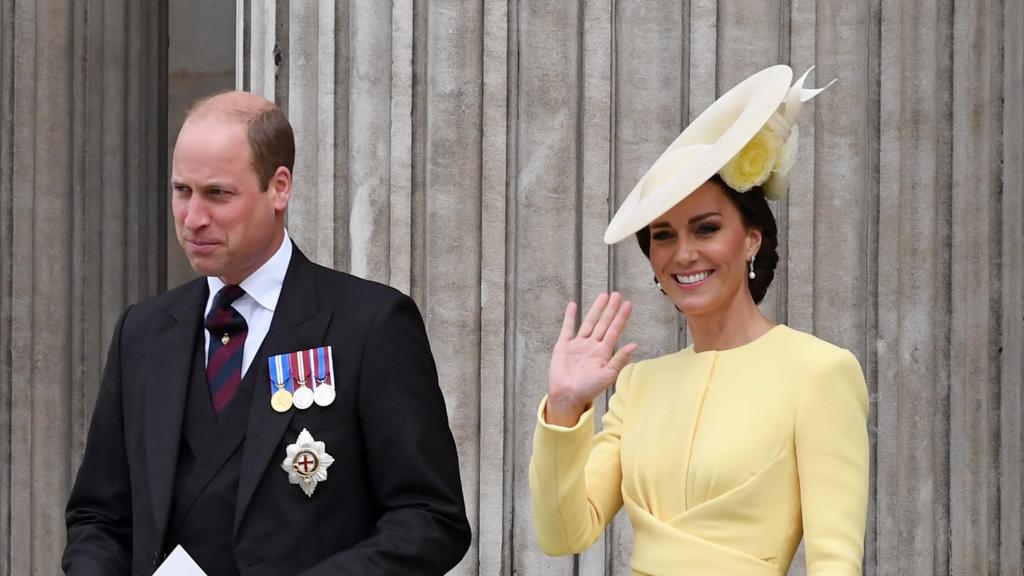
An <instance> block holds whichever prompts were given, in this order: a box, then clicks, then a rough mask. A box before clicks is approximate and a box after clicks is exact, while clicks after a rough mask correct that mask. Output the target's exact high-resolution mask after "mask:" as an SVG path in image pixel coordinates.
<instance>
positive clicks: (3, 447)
mask: <svg viewBox="0 0 1024 576" xmlns="http://www.w3.org/2000/svg"><path fill="white" fill-rule="evenodd" d="M164 15H165V5H164V3H163V2H161V1H158V0H147V1H142V2H139V1H128V0H107V1H99V0H89V1H85V2H71V1H67V0H38V1H25V0H4V1H3V2H2V3H0V94H2V96H0V174H2V176H0V231H2V233H0V278H2V280H0V549H2V550H3V553H2V554H0V574H54V573H56V572H57V571H58V570H59V558H60V553H61V551H62V549H63V544H64V505H65V503H66V501H67V494H68V491H69V489H70V483H71V480H72V479H73V477H74V474H75V471H76V470H77V467H78V462H79V460H80V457H81V454H82V449H83V446H84V440H85V433H86V431H87V425H88V421H89V417H90V415H91V413H92V406H93V402H94V400H95V397H96V392H97V390H98V384H99V378H100V371H101V369H102V365H103V361H104V358H105V354H106V348H107V342H108V340H109V338H110V335H111V333H112V331H113V326H114V323H115V321H116V320H117V317H118V315H119V314H120V313H121V311H122V310H123V309H124V308H125V307H126V305H127V304H128V303H129V302H133V301H135V300H137V299H139V298H141V297H143V296H145V295H149V294H153V293H155V292H157V291H158V290H159V289H161V288H162V282H163V280H162V271H163V270H164V269H165V265H164V254H165V250H164V243H165V241H164V234H165V229H164V228H163V226H164V224H163V223H164V221H165V218H166V212H165V208H164V201H165V198H166V196H165V192H164V189H165V182H164V180H165V173H166V169H165V167H164V158H165V155H164V148H163V144H162V143H163V131H164V122H163V121H162V120H161V119H162V118H163V117H164V116H163V101H164V98H165V96H164V94H165V84H164V82H163V81H162V78H163V77H164V74H165V72H164V57H163V50H164V42H162V40H165V39H166V36H165V32H164V31H165V16H164Z"/></svg>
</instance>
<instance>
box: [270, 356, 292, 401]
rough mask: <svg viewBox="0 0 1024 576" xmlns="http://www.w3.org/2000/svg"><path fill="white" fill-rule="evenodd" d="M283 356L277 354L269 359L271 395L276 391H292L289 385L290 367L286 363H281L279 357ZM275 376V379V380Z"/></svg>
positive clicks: (290, 384)
mask: <svg viewBox="0 0 1024 576" xmlns="http://www.w3.org/2000/svg"><path fill="white" fill-rule="evenodd" d="M282 356H285V355H284V354H278V355H277V356H274V357H272V358H271V359H270V393H271V394H273V393H274V392H277V391H278V390H287V391H288V392H291V391H292V383H291V366H289V363H288V362H282V360H281V357H282ZM275 376H276V378H275Z"/></svg>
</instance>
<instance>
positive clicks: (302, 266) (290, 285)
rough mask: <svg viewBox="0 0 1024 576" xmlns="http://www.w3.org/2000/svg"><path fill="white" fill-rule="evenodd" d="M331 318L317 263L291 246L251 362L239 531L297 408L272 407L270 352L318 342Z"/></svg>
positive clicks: (237, 520) (238, 505)
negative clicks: (323, 304) (321, 298)
mask: <svg viewBox="0 0 1024 576" xmlns="http://www.w3.org/2000/svg"><path fill="white" fill-rule="evenodd" d="M330 320H331V312H330V310H326V311H320V310H318V308H317V291H316V274H315V269H314V266H313V264H312V263H310V262H309V260H307V259H306V257H305V256H303V254H302V253H301V252H299V250H298V248H297V247H294V246H293V251H292V259H291V262H290V263H289V265H288V272H287V274H286V275H285V279H284V284H283V286H282V287H281V297H280V298H279V299H278V304H277V309H276V310H275V311H274V319H273V320H272V321H271V323H270V331H269V332H268V333H267V337H266V339H265V340H264V341H263V346H262V347H261V348H260V353H259V354H258V355H257V356H256V358H255V359H254V360H253V366H252V368H251V369H255V370H256V372H255V374H254V376H255V378H256V382H255V384H254V386H255V388H254V390H253V397H252V406H251V408H250V412H249V424H248V429H247V430H246V434H245V446H244V449H243V452H242V465H241V470H240V472H239V479H238V500H237V502H236V505H235V526H234V530H235V534H237V533H238V527H239V525H240V524H241V522H242V517H243V516H244V515H245V511H246V509H247V508H248V506H249V501H250V500H251V499H252V495H253V493H254V492H255V491H256V486H257V485H258V484H259V481H260V478H261V477H262V476H263V473H264V471H265V470H266V468H267V465H268V464H269V463H270V461H271V459H272V458H273V457H274V456H275V454H274V452H275V450H276V449H277V445H278V444H279V443H280V441H281V437H282V436H283V435H284V433H285V431H286V430H287V429H288V424H289V423H290V422H291V419H292V416H293V414H294V413H295V409H294V408H293V409H292V410H289V411H288V412H285V413H283V414H281V413H277V412H275V411H274V410H273V409H272V408H271V407H270V377H269V372H268V368H267V358H269V357H271V356H275V355H277V354H286V353H288V352H295V351H297V350H306V349H309V348H315V347H317V346H320V345H321V344H322V343H323V340H324V335H325V333H326V331H327V325H328V324H329V323H330ZM281 456H283V453H282V454H281ZM281 473H282V474H284V472H281Z"/></svg>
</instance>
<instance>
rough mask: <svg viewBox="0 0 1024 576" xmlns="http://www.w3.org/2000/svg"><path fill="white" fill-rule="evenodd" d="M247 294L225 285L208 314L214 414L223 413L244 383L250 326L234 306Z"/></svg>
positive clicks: (209, 379)
mask: <svg viewBox="0 0 1024 576" xmlns="http://www.w3.org/2000/svg"><path fill="white" fill-rule="evenodd" d="M244 294H245V290H242V288H241V287H240V286H238V285H236V284H228V285H226V286H224V287H223V288H221V289H220V292H217V296H215V297H214V299H213V306H212V307H210V313H209V314H207V315H206V329H207V330H209V331H210V350H209V355H207V357H206V380H207V382H208V383H209V384H210V399H211V400H212V401H213V412H214V414H220V412H221V411H222V410H223V409H224V407H225V406H227V405H228V402H231V399H232V398H234V397H235V392H237V391H238V385H239V384H241V382H242V351H243V349H244V348H245V336H246V334H248V333H249V327H248V325H246V323H245V318H242V315H241V314H239V313H238V311H237V310H235V309H234V307H232V306H231V304H232V303H233V302H234V301H235V300H238V299H239V298H241V297H242V296H243V295H244Z"/></svg>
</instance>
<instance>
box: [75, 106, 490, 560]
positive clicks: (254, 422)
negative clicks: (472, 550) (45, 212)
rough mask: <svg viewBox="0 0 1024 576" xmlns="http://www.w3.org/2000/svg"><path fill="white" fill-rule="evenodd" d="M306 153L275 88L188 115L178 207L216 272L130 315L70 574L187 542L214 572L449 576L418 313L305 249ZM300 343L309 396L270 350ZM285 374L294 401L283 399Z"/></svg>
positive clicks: (460, 506)
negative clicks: (300, 243) (290, 228)
mask: <svg viewBox="0 0 1024 576" xmlns="http://www.w3.org/2000/svg"><path fill="white" fill-rule="evenodd" d="M294 155H295V147H294V140H293V136H292V131H291V127H290V126H289V125H288V121H287V119H286V118H285V116H284V114H283V113H282V111H281V110H280V109H279V108H277V107H276V106H274V105H273V104H271V103H270V102H267V101H266V100H264V99H263V98H260V97H258V96H255V95H252V94H246V93H241V92H234V93H227V94H222V95H219V96H215V97H212V98H210V99H207V100H205V101H202V102H200V103H199V104H198V105H197V106H196V107H194V108H193V110H192V111H191V112H190V113H189V116H188V118H187V119H186V122H185V125H184V126H183V128H182V129H181V132H180V134H179V136H178V141H177V144H176V146H175V150H174V160H173V174H172V188H173V190H172V211H173V213H174V222H175V228H176V230H177V236H178V240H179V242H180V243H181V245H182V247H183V249H184V250H185V253H186V254H187V256H188V258H189V261H190V263H191V265H192V267H193V268H194V269H195V270H196V271H197V272H199V273H200V274H202V275H204V276H206V277H205V278H200V279H197V280H194V281H192V282H189V283H187V284H185V285H183V286H180V287H178V288H175V289H173V290H171V291H169V292H166V293H164V294H161V295H159V296H156V297H154V298H151V299H149V300H146V301H144V302H141V303H139V304H136V305H134V306H132V307H130V308H129V309H128V310H127V311H126V312H125V313H124V315H123V316H122V317H121V319H120V321H119V322H118V324H117V328H116V329H115V331H114V336H113V340H112V342H111V345H110V351H109V356H108V358H107V364H106V369H105V371H104V375H103V382H102V385H101V388H100V393H99V397H98V399H97V402H96V408H95V412H94V414H93V419H92V425H91V428H90V431H89V437H88V441H87V444H86V448H85V455H84V458H83V460H82V464H81V467H80V468H79V471H78V478H77V480H76V482H75V486H74V488H73V490H72V492H71V497H70V499H69V502H68V508H67V525H68V543H67V548H66V549H65V552H64V559H63V567H64V570H65V572H66V573H68V574H72V575H94V574H95V575H101V574H103V575H106V574H109V575H116V574H151V573H153V571H155V570H156V567H157V566H158V565H159V564H160V563H161V562H162V561H163V560H164V558H165V557H166V556H167V554H168V553H169V552H170V551H171V550H172V549H173V548H175V547H176V546H177V545H181V546H182V547H184V548H185V550H186V551H187V552H188V553H189V554H190V555H191V556H192V557H193V558H194V559H195V560H196V562H197V563H198V564H199V566H200V567H201V568H202V569H203V570H205V571H206V572H207V573H208V574H210V575H221V574H244V575H268V576H269V575H273V576H280V575H283V574H300V573H301V574H304V575H310V576H312V575H321V574H322V575H328V574H331V575H335V574H336V575H357V574H358V575H361V576H362V575H376V574H380V575H384V574H396V575H398V574H400V575H412V574H424V575H426V574H443V573H445V572H446V571H447V570H449V569H450V568H451V567H452V566H454V565H455V563H457V562H458V561H459V559H460V558H461V557H462V556H463V554H465V551H466V549H467V548H468V546H469V540H470V533H469V525H468V522H467V520H466V515H465V506H464V503H463V499H462V489H461V485H460V481H459V469H458V460H457V455H456V450H455V443H454V441H453V439H452V435H451V431H450V429H449V426H448V420H447V414H446V411H445V405H444V399H443V398H442V396H441V392H440V389H439V387H438V384H437V372H436V369H435V366H434V361H433V357H432V355H431V353H430V348H429V345H428V343H427V336H426V332H425V329H424V326H423V321H422V319H421V317H420V314H419V311H418V310H417V308H416V305H415V304H414V303H413V302H412V300H410V299H409V298H407V297H406V296H404V295H402V294H401V293H399V292H397V291H396V290H393V289H391V288H388V287H386V286H383V285H379V284H375V283H372V282H369V281H365V280H361V279H358V278H355V277H353V276H350V275H347V274H344V273H341V272H336V271H333V270H329V269H327V268H323V267H321V266H318V265H316V264H313V263H312V262H310V261H309V260H307V259H306V257H305V256H303V255H302V253H301V252H299V250H298V247H296V246H294V245H293V244H292V242H291V240H290V239H289V237H288V234H287V231H286V230H285V226H284V215H285V210H286V208H287V206H288V201H289V199H290V197H291V183H292V176H291V169H292V164H293V159H294ZM327 346H329V347H330V350H329V352H328V350H327V348H326V347H327ZM302 351H306V353H305V354H304V355H302V356H301V357H302V358H306V359H309V362H308V364H312V367H309V366H307V367H306V369H305V373H306V374H309V375H310V376H311V377H312V378H315V379H316V380H317V382H318V384H317V385H316V388H317V392H318V394H317V403H316V404H315V405H312V406H308V404H309V402H304V403H302V402H299V393H298V391H299V389H300V388H301V387H302V386H300V384H301V382H300V380H302V375H301V374H299V373H298V372H297V371H295V370H294V368H293V374H295V376H296V378H293V379H291V380H289V379H288V378H287V377H282V374H283V372H281V364H276V365H275V364H274V362H275V361H276V360H277V359H280V358H284V359H285V362H287V359H288V358H290V357H289V356H283V357H282V356H278V355H282V354H289V353H293V352H302ZM294 357H295V358H298V356H294ZM318 358H319V360H318ZM323 358H328V361H327V362H325V361H324V360H323ZM271 367H274V370H271ZM318 371H319V374H318ZM328 371H330V373H331V374H330V376H331V377H332V378H333V383H334V386H333V388H331V387H329V386H328V383H329V381H330V380H331V378H328V377H327V376H328V375H327V372H328ZM307 379H309V378H307ZM286 380H287V382H285V381H286ZM285 383H287V384H288V386H287V389H288V390H291V391H292V392H294V393H295V395H294V397H293V396H291V395H290V394H281V393H276V394H273V395H272V392H280V391H281V390H285V386H284V384H285ZM309 386H310V389H311V390H312V388H313V385H312V384H311V383H310V384H309ZM319 392H325V393H331V394H326V395H321V394H319ZM285 396H287V398H285ZM331 396H333V402H331V401H330V400H331ZM292 398H294V400H295V403H296V404H302V405H304V406H308V407H307V408H306V409H299V408H297V407H295V406H294V405H293V404H292V401H291V399H292ZM272 404H273V406H272ZM310 441H312V443H310Z"/></svg>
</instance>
